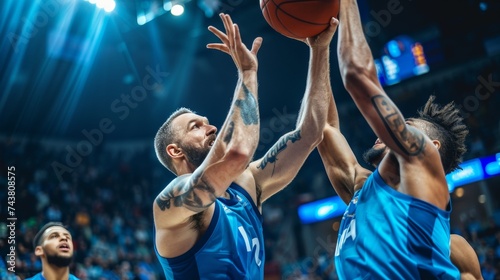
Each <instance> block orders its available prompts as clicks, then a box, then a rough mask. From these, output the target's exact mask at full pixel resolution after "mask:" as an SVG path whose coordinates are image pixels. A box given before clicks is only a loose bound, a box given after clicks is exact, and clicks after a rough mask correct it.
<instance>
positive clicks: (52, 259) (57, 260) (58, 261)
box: [45, 253, 73, 267]
mask: <svg viewBox="0 0 500 280" xmlns="http://www.w3.org/2000/svg"><path fill="white" fill-rule="evenodd" d="M45 256H46V257H47V262H48V263H49V264H52V265H55V266H57V267H67V266H69V264H70V263H71V261H72V260H73V256H70V257H66V256H59V255H58V254H57V253H56V254H53V255H49V254H47V253H45Z"/></svg>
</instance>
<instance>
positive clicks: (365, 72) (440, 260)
mask: <svg viewBox="0 0 500 280" xmlns="http://www.w3.org/2000/svg"><path fill="white" fill-rule="evenodd" d="M339 17H340V24H339V43H338V49H337V52H338V59H339V68H340V73H341V76H342V80H343V82H344V86H345V87H346V89H347V91H348V92H349V94H350V95H351V97H352V98H353V100H354V102H355V103H356V105H357V107H358V109H359V110H360V111H361V113H362V114H363V116H364V117H365V119H366V120H367V121H368V123H369V124H370V126H371V128H372V129H373V131H374V132H375V134H376V135H377V136H378V137H379V138H378V139H377V140H376V141H375V145H374V146H373V147H372V148H371V149H370V150H369V151H368V152H366V153H365V155H364V158H365V159H366V160H367V161H368V162H369V163H370V164H372V165H373V166H374V167H376V170H375V171H374V172H371V171H369V170H367V169H365V168H363V167H362V166H360V165H359V163H358V161H357V160H356V158H355V156H354V154H353V152H352V150H351V149H350V147H349V144H348V143H347V141H346V140H345V138H344V137H343V135H342V134H341V133H340V129H339V121H338V114H337V109H336V106H335V102H334V100H333V95H332V98H331V99H330V105H329V115H328V123H327V125H326V126H325V130H324V138H323V141H322V143H321V144H320V145H319V146H318V149H319V152H320V155H321V157H322V160H323V163H324V165H325V168H326V170H327V174H328V177H329V179H330V181H331V183H332V185H333V186H334V188H335V190H336V191H337V193H338V194H339V196H340V197H341V198H342V199H343V200H344V202H346V203H349V205H348V207H347V210H346V211H345V213H344V216H343V218H342V222H341V226H340V228H339V237H338V239H337V247H336V251H335V266H336V269H337V274H338V275H339V278H340V279H458V278H460V277H461V271H462V269H460V271H459V269H457V267H456V266H455V265H454V263H455V264H456V265H457V266H459V265H461V264H463V263H457V262H455V261H457V260H459V259H457V258H460V257H461V256H460V255H456V254H455V255H454V257H456V258H455V259H454V261H453V262H452V260H451V259H450V225H449V215H450V210H451V209H450V195H449V192H448V185H447V183H446V179H445V174H446V173H448V172H451V171H452V170H454V169H456V168H457V167H458V164H459V163H460V161H461V159H462V156H463V154H464V153H465V151H466V148H465V145H464V140H465V137H466V135H467V133H468V131H467V128H466V126H465V125H464V124H463V122H462V121H463V120H462V118H461V117H460V115H459V111H458V110H457V108H455V107H454V105H453V103H450V104H448V105H445V106H442V107H441V106H439V105H437V104H435V103H434V102H433V101H434V97H431V98H430V99H429V100H428V102H427V104H426V105H425V106H424V108H423V110H422V111H420V112H419V116H418V117H416V118H410V119H406V120H405V119H404V118H403V115H402V114H401V113H400V111H399V109H398V108H397V107H396V105H395V104H394V103H393V101H392V100H391V99H390V98H389V97H388V96H387V94H386V93H385V92H384V90H383V88H382V86H381V85H380V83H379V80H378V76H377V72H376V69H375V66H374V61H373V58H372V54H371V51H370V49H369V47H368V44H367V43H366V40H365V36H364V34H363V29H362V26H361V21H360V17H359V12H358V7H357V4H356V1H355V0H344V1H343V2H342V5H341V7H340V15H339ZM466 245H467V246H468V244H466ZM464 252H465V250H464ZM469 257H471V261H470V263H472V260H473V259H472V257H474V258H475V259H476V260H477V257H476V256H473V255H472V254H469ZM468 272H470V273H474V271H468ZM464 275H465V274H464ZM464 275H462V276H464ZM476 277H477V278H480V277H481V276H480V275H478V276H477V275H476Z"/></svg>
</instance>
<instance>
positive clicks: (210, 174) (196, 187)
mask: <svg viewBox="0 0 500 280" xmlns="http://www.w3.org/2000/svg"><path fill="white" fill-rule="evenodd" d="M221 18H222V20H223V22H224V27H225V29H226V33H227V34H224V33H223V32H221V31H219V30H218V29H216V28H214V27H210V28H209V29H210V30H211V31H212V32H213V33H214V34H215V35H216V36H217V37H219V38H220V39H221V41H222V43H220V44H209V45H208V47H209V48H213V49H218V50H221V51H223V52H226V53H228V54H229V55H231V57H232V58H233V60H234V62H235V64H236V66H237V68H238V73H239V79H238V83H237V86H236V90H235V92H234V97H233V102H232V104H231V108H230V111H229V114H228V116H227V118H226V120H225V122H224V124H223V125H222V128H221V130H220V132H219V135H218V137H217V138H216V140H215V142H214V144H213V146H212V148H211V150H210V152H209V153H208V155H207V157H206V158H205V160H204V161H203V163H202V164H201V165H200V166H199V167H198V168H196V170H195V171H194V172H193V173H192V174H184V175H181V176H179V177H177V178H176V179H175V180H173V181H172V182H171V183H170V184H169V185H168V186H167V187H166V188H165V189H164V190H163V191H162V192H161V193H160V194H159V195H158V197H157V198H156V200H155V205H154V215H155V225H156V227H157V228H175V227H177V226H179V224H183V223H186V222H187V221H188V218H189V217H191V216H193V215H195V214H196V213H199V212H202V211H204V210H206V209H208V208H209V207H210V205H212V204H213V202H214V201H215V199H216V198H217V197H218V196H222V195H223V194H224V192H225V191H226V189H227V188H228V187H229V185H230V184H231V182H233V181H234V180H235V179H236V178H238V176H240V175H241V174H242V173H243V172H244V171H245V170H246V168H247V166H248V164H249V162H250V160H251V159H252V157H253V154H254V152H255V149H256V147H257V142H258V140H259V133H258V132H259V112H258V105H257V68H258V64H257V52H258V50H259V48H260V45H261V41H262V40H261V39H260V38H257V39H256V40H255V41H254V44H253V46H252V49H251V50H248V49H247V48H246V47H245V45H244V44H243V43H242V41H241V38H240V34H239V30H238V27H237V26H236V25H234V24H233V23H232V21H231V18H230V17H229V16H228V15H224V14H221ZM167 213H168V215H165V214H167Z"/></svg>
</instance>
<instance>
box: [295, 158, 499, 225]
mask: <svg viewBox="0 0 500 280" xmlns="http://www.w3.org/2000/svg"><path fill="white" fill-rule="evenodd" d="M460 167H461V168H462V169H461V170H460V169H459V170H456V171H454V172H452V173H450V174H448V175H447V176H446V181H447V183H448V189H449V190H450V192H453V191H454V190H455V188H457V187H460V186H463V185H466V184H472V183H475V182H478V181H481V180H485V179H488V178H490V177H494V176H500V153H497V154H495V155H491V156H486V157H481V158H475V159H471V160H468V161H465V162H463V163H462V164H461V165H460ZM345 209H346V205H345V203H344V202H343V201H342V199H340V197H339V196H332V197H328V198H324V199H321V200H317V201H313V202H309V203H305V204H302V205H300V206H299V207H298V214H299V218H300V221H301V222H302V224H311V223H316V222H321V221H325V220H328V219H332V218H335V217H338V216H341V215H342V214H343V213H344V211H345Z"/></svg>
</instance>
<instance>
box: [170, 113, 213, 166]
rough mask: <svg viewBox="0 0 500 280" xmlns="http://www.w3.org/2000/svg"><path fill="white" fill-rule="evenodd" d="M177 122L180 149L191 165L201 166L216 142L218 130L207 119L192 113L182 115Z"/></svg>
mask: <svg viewBox="0 0 500 280" xmlns="http://www.w3.org/2000/svg"><path fill="white" fill-rule="evenodd" d="M176 121H178V122H176V123H177V124H178V125H179V126H178V130H177V131H178V133H179V135H180V141H179V144H178V146H179V148H181V149H182V150H183V152H184V154H185V155H186V158H187V160H188V161H189V162H190V163H191V164H193V165H194V166H200V165H201V163H202V162H203V161H204V160H205V158H206V157H207V155H208V153H209V152H210V149H211V148H212V146H213V144H214V142H215V139H216V132H217V128H216V127H215V126H213V125H210V124H209V122H208V119H207V118H205V117H202V116H199V115H196V114H192V113H187V114H183V115H180V116H179V117H178V118H177V119H176Z"/></svg>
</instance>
